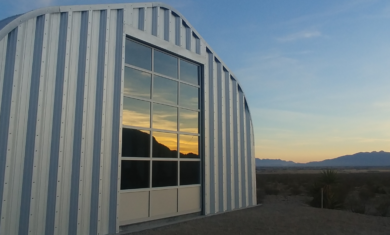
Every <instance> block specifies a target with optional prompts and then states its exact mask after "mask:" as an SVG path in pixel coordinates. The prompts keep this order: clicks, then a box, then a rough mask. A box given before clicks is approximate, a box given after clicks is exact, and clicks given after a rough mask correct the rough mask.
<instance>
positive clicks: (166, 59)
mask: <svg viewBox="0 0 390 235" xmlns="http://www.w3.org/2000/svg"><path fill="white" fill-rule="evenodd" d="M154 72H156V73H161V74H164V75H167V76H170V77H173V78H177V58H176V57H173V56H171V55H168V54H165V53H162V52H160V51H157V50H155V51H154Z"/></svg>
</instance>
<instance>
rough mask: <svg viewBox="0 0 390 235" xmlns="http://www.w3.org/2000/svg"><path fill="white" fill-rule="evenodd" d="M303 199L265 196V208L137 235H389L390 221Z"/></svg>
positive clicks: (251, 209) (204, 219) (298, 197)
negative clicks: (325, 206) (312, 203)
mask: <svg viewBox="0 0 390 235" xmlns="http://www.w3.org/2000/svg"><path fill="white" fill-rule="evenodd" d="M305 200H306V198H305V197H301V196H287V197H284V196H266V197H265V199H264V202H263V204H262V205H260V206H257V207H253V208H249V209H244V210H238V211H233V212H228V213H223V214H220V215H215V216H209V217H202V218H200V219H194V220H191V221H187V222H182V223H177V224H173V225H169V226H165V227H160V228H155V229H151V230H145V231H142V232H138V233H134V234H139V235H155V234H156V235H157V234H159V235H168V234H169V235H173V234H185V235H195V234H224V235H229V234H232V235H233V234H234V235H237V234H243V235H244V234H245V235H246V234H262V235H268V234H269V235H271V234H289V235H291V234H299V235H306V234H307V235H313V234H321V235H338V234H354V235H355V234H356V235H358V234H367V235H376V234H378V235H379V234H383V235H389V234H390V218H388V217H378V216H369V215H362V214H357V213H352V212H347V211H340V210H328V209H318V208H313V207H309V206H308V205H307V204H305Z"/></svg>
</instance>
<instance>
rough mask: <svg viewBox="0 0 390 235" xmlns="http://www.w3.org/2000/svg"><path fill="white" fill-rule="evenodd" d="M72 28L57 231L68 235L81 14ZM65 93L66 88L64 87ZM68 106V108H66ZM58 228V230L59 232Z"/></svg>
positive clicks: (74, 16) (73, 16)
mask: <svg viewBox="0 0 390 235" xmlns="http://www.w3.org/2000/svg"><path fill="white" fill-rule="evenodd" d="M68 17H69V22H72V23H71V24H70V27H69V29H68V32H69V34H71V35H70V51H69V54H67V55H66V61H67V62H68V63H69V66H68V67H66V69H65V71H67V76H65V77H64V82H65V84H67V89H66V93H67V94H66V95H65V96H66V97H67V99H66V101H65V100H64V101H65V102H64V104H63V106H64V107H66V117H65V119H64V122H65V134H64V147H63V158H62V160H63V162H62V176H61V179H62V183H63V185H62V189H61V193H60V195H61V199H60V203H61V205H60V210H59V211H58V214H59V215H58V217H57V218H58V219H57V218H56V225H57V226H56V227H55V228H54V229H55V231H58V232H59V233H63V234H68V224H69V208H70V190H71V188H70V185H71V177H72V158H73V138H74V123H75V107H76V90H77V70H78V63H79V61H78V58H79V44H80V26H81V12H73V13H72V14H69V16H68ZM64 92H65V87H64ZM65 105H66V106H65ZM57 227H58V230H57Z"/></svg>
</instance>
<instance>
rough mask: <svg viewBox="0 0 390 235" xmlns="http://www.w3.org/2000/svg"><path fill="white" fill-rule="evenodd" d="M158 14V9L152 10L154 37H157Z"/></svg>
mask: <svg viewBox="0 0 390 235" xmlns="http://www.w3.org/2000/svg"><path fill="white" fill-rule="evenodd" d="M157 13H158V7H153V8H152V35H154V36H157V20H158V19H157Z"/></svg>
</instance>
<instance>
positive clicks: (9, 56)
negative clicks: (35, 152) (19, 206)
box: [0, 28, 18, 226]
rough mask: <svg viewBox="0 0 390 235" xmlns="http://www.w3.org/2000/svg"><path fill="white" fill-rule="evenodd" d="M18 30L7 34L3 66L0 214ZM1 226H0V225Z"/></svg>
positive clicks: (0, 118)
mask: <svg viewBox="0 0 390 235" xmlns="http://www.w3.org/2000/svg"><path fill="white" fill-rule="evenodd" d="M17 39H18V28H15V29H14V30H12V31H11V32H10V33H9V34H8V39H7V40H8V42H7V43H8V44H7V49H6V57H5V65H4V81H3V93H2V98H1V109H0V213H1V211H2V208H3V190H4V174H5V165H6V156H7V146H8V130H9V119H10V111H11V103H12V102H11V99H12V87H13V83H14V69H15V56H16V44H17ZM0 226H1V224H0Z"/></svg>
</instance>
